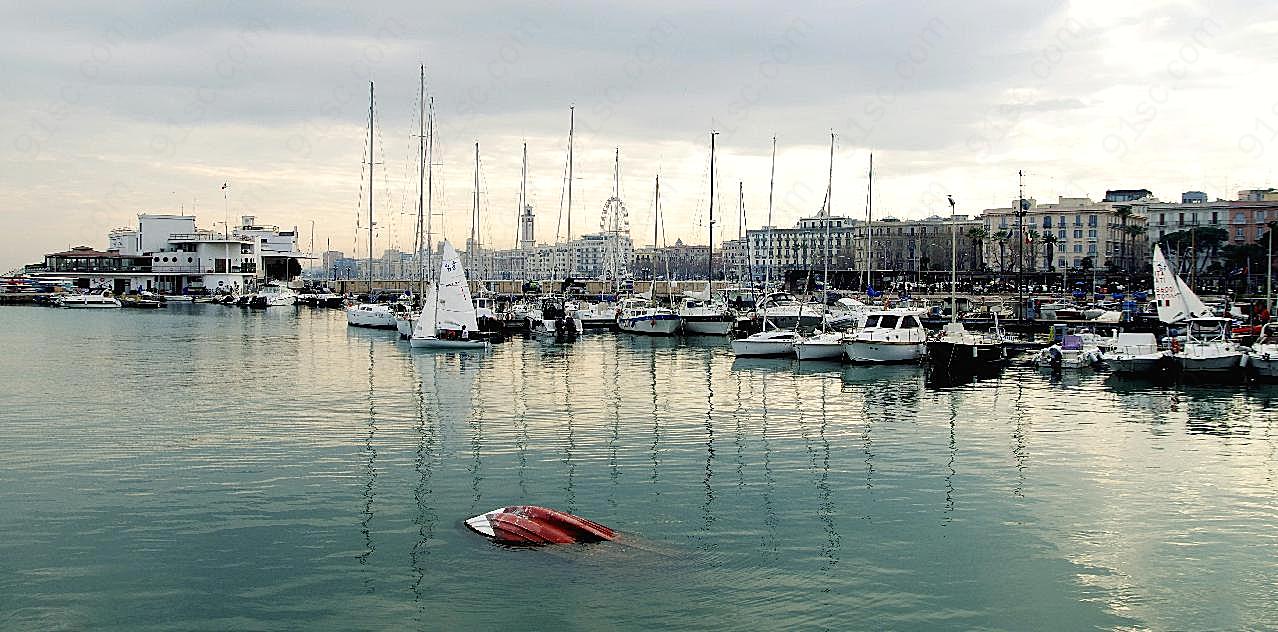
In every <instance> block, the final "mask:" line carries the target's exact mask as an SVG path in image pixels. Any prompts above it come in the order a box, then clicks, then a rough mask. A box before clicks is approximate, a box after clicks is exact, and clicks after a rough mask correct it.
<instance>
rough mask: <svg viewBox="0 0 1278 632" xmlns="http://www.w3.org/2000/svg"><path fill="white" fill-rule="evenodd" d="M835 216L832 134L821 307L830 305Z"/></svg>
mask: <svg viewBox="0 0 1278 632" xmlns="http://www.w3.org/2000/svg"><path fill="white" fill-rule="evenodd" d="M833 214H834V132H830V172H829V174H828V175H826V182H825V264H824V266H823V269H822V271H821V305H822V306H823V307H825V306H828V305H829V303H830V216H831V215H833Z"/></svg>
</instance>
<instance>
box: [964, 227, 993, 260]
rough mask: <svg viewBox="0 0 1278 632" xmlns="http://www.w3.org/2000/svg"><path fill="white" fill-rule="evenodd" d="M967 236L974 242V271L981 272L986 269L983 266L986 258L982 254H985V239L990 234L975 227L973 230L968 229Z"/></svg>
mask: <svg viewBox="0 0 1278 632" xmlns="http://www.w3.org/2000/svg"><path fill="white" fill-rule="evenodd" d="M966 236H967V238H968V239H971V240H972V249H973V252H974V256H973V257H972V269H973V270H980V269H981V268H982V267H984V265H983V264H984V261H985V257H983V256H982V253H983V252H984V242H985V239H986V238H987V237H989V236H990V233H989V231H987V230H985V229H984V228H981V227H979V226H973V227H972V228H969V229H967V233H966Z"/></svg>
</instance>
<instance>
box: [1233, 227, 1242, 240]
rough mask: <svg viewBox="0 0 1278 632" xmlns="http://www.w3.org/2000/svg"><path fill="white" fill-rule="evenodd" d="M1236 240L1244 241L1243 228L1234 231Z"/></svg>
mask: <svg viewBox="0 0 1278 632" xmlns="http://www.w3.org/2000/svg"><path fill="white" fill-rule="evenodd" d="M1234 239H1244V237H1243V229H1242V227H1241V226H1240V227H1238V228H1235V229H1234Z"/></svg>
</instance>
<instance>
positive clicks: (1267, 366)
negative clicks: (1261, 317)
mask: <svg viewBox="0 0 1278 632" xmlns="http://www.w3.org/2000/svg"><path fill="white" fill-rule="evenodd" d="M1247 366H1248V367H1249V368H1250V370H1251V372H1252V373H1253V374H1255V376H1256V377H1259V378H1264V379H1274V378H1278V323H1269V324H1266V325H1265V326H1264V327H1263V328H1262V329H1261V330H1260V337H1259V338H1257V339H1256V343H1255V344H1253V345H1252V346H1251V349H1248V350H1247Z"/></svg>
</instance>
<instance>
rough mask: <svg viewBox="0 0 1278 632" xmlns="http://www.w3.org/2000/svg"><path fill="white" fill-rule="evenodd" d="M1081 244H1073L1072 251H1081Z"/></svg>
mask: <svg viewBox="0 0 1278 632" xmlns="http://www.w3.org/2000/svg"><path fill="white" fill-rule="evenodd" d="M1082 251H1083V244H1074V252H1082Z"/></svg>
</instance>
